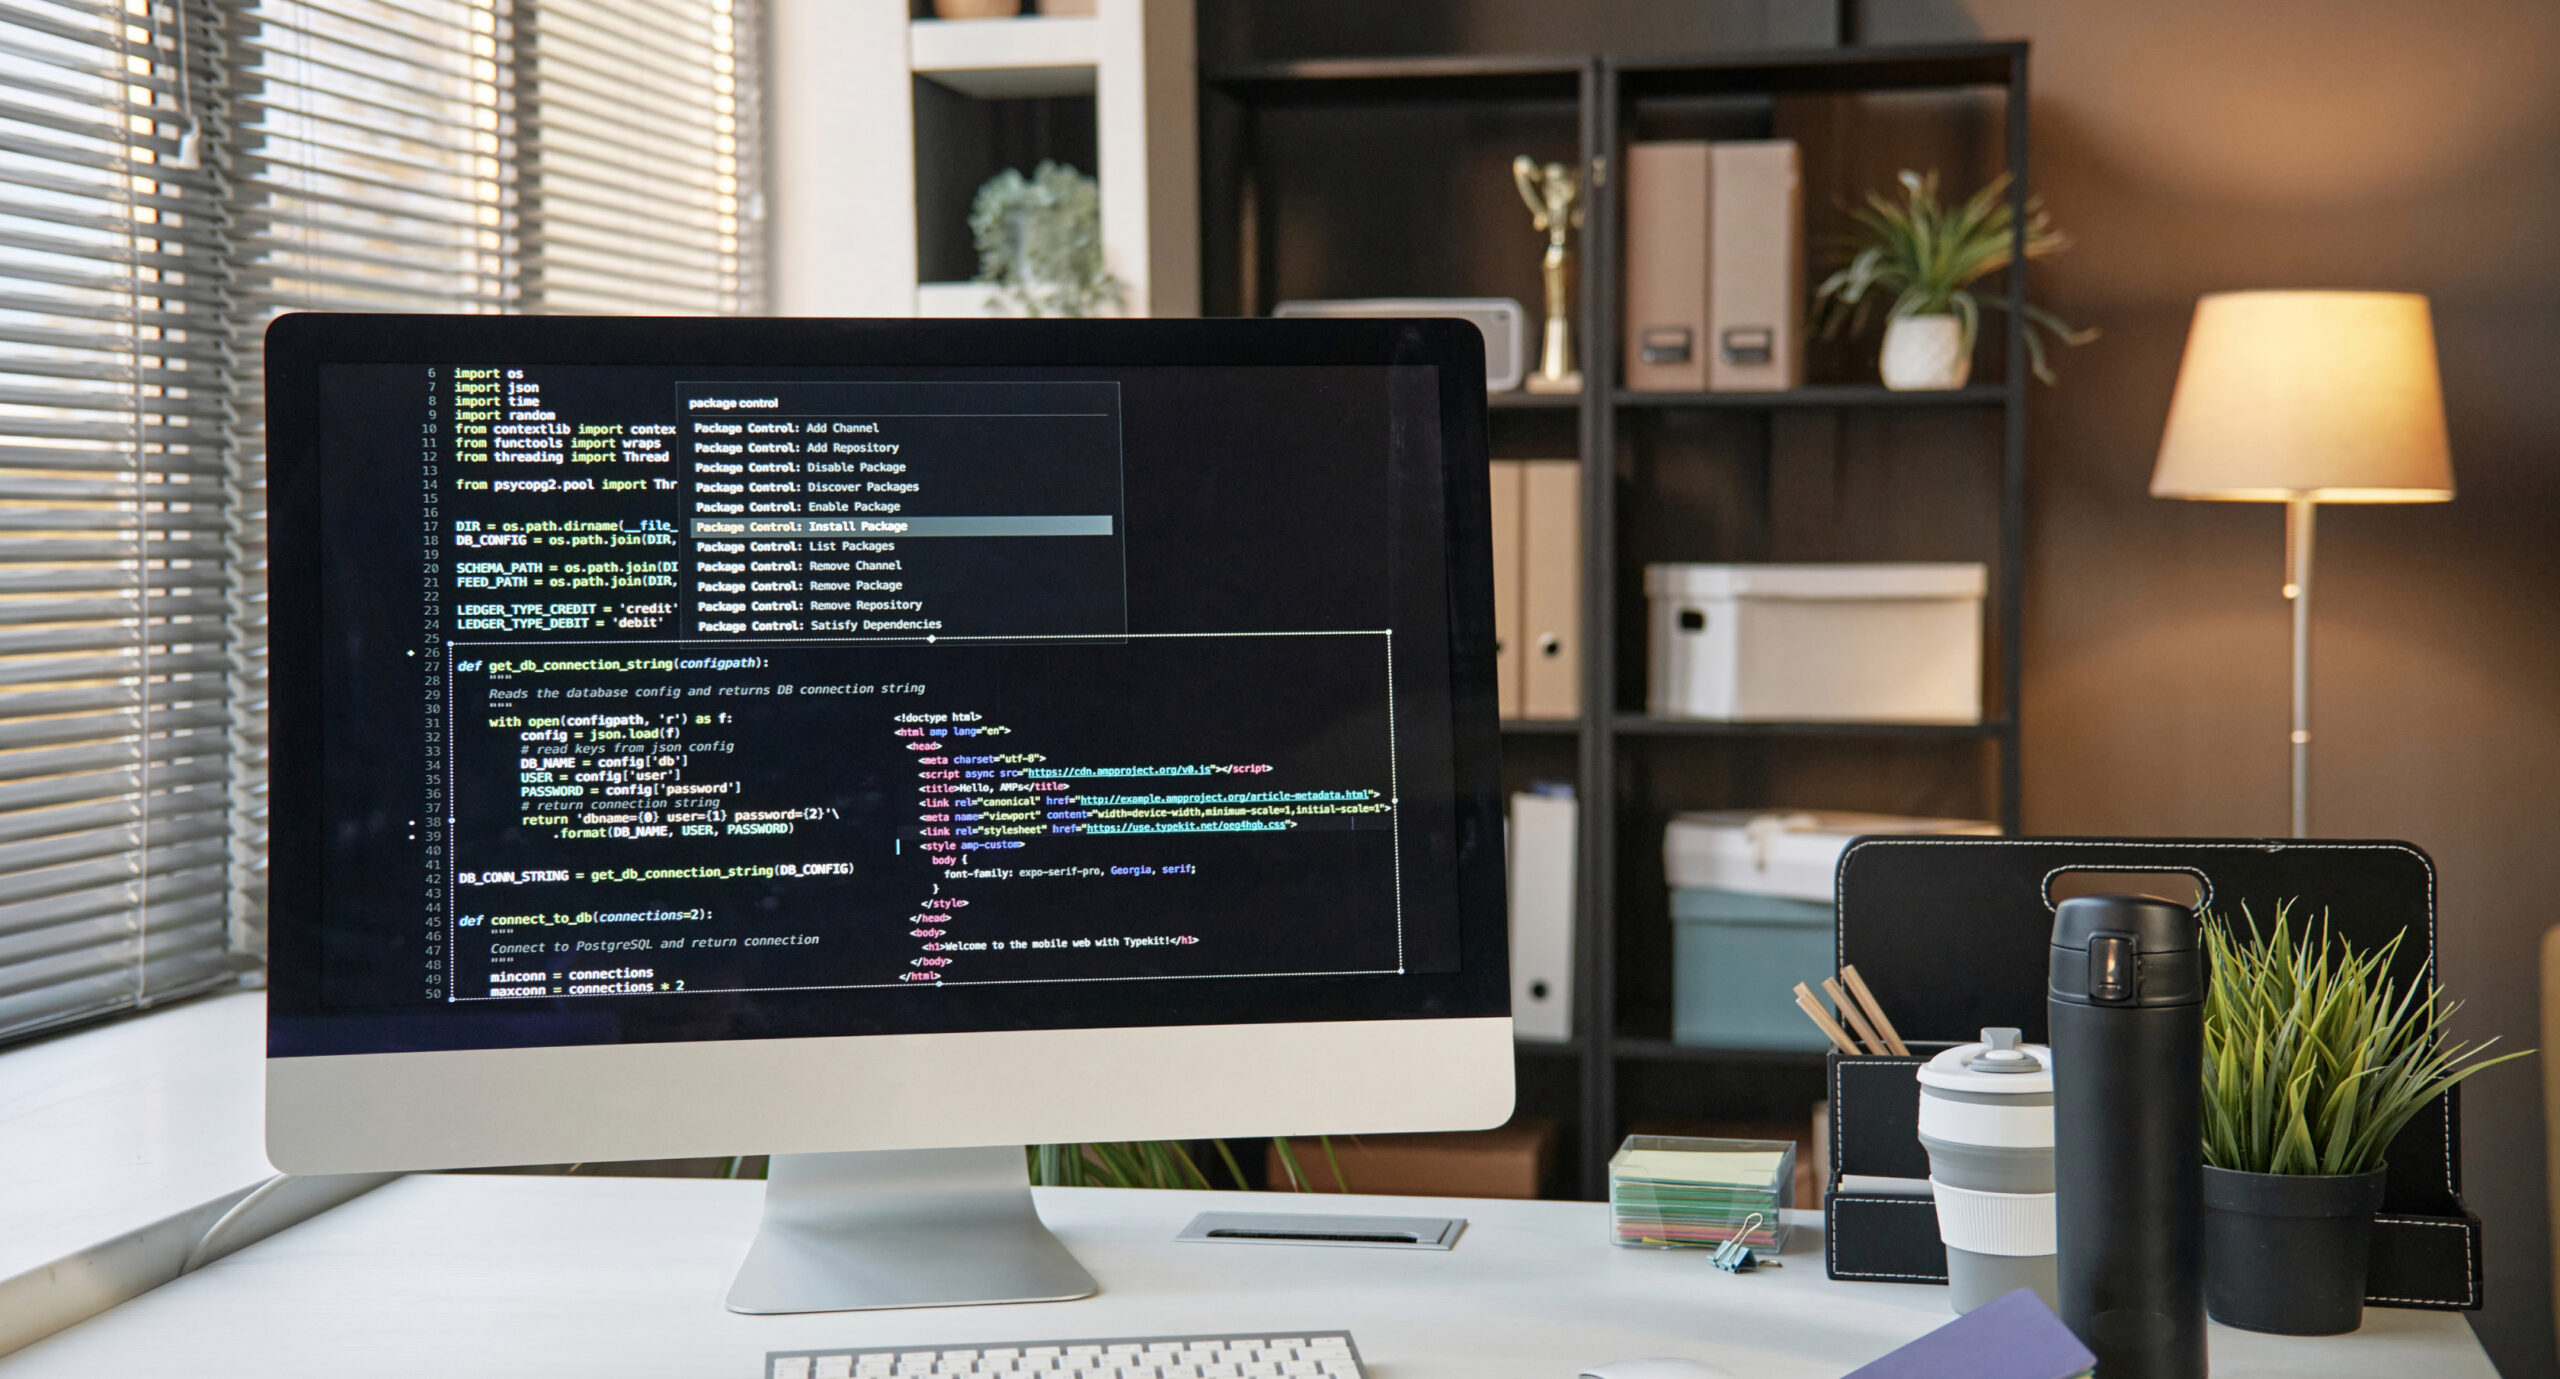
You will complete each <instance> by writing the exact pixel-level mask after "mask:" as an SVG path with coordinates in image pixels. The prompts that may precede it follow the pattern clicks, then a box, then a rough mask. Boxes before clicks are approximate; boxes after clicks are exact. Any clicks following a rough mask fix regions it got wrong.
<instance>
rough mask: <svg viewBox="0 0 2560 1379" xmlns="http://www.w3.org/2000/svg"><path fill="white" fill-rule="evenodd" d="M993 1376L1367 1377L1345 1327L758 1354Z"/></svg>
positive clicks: (912, 1376) (808, 1362)
mask: <svg viewBox="0 0 2560 1379" xmlns="http://www.w3.org/2000/svg"><path fill="white" fill-rule="evenodd" d="M998 1374H1025V1375H1030V1374H1038V1375H1055V1376H1059V1377H1060V1379H1067V1377H1068V1376H1080V1377H1081V1379H1369V1372H1368V1371H1367V1370H1366V1369H1363V1368H1361V1365H1360V1352H1359V1350H1358V1348H1357V1347H1355V1346H1353V1345H1352V1344H1351V1333H1350V1332H1348V1331H1308V1332H1301V1333H1297V1334H1293V1335H1277V1336H1264V1335H1251V1336H1143V1337H1131V1338H1127V1339H1108V1340H1094V1341H1045V1342H1041V1343H1038V1344H1023V1345H996V1346H936V1347H931V1348H919V1347H914V1346H908V1347H898V1346H881V1347H877V1348H873V1349H866V1350H777V1351H774V1352H772V1353H770V1354H768V1355H766V1356H765V1376H766V1379H977V1377H978V1376H982V1375H998Z"/></svg>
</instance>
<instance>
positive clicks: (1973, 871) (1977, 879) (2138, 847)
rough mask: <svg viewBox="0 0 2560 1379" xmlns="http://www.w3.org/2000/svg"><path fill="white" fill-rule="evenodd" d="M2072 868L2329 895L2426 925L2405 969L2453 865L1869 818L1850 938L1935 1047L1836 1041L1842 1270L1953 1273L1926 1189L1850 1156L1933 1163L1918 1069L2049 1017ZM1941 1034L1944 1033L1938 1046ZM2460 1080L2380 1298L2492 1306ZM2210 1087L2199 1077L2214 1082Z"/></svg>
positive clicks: (2406, 1147) (2029, 1030) (2397, 850)
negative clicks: (2469, 1187)
mask: <svg viewBox="0 0 2560 1379" xmlns="http://www.w3.org/2000/svg"><path fill="white" fill-rule="evenodd" d="M2067 871H2102V872H2132V871H2173V872H2186V873H2189V874H2191V875H2193V876H2194V877H2196V878H2197V879H2198V880H2199V881H2200V882H2201V883H2202V884H2203V886H2204V888H2205V894H2206V897H2207V899H2208V900H2209V901H2210V902H2211V903H2213V904H2214V905H2215V907H2216V908H2217V909H2218V910H2220V911H2221V912H2223V913H2226V914H2230V915H2232V916H2234V917H2235V918H2236V917H2237V915H2238V912H2239V906H2240V904H2241V903H2242V902H2243V901H2245V902H2247V904H2248V906H2249V909H2250V912H2251V913H2252V914H2253V915H2256V916H2258V917H2259V918H2260V919H2262V920H2263V919H2266V918H2269V917H2271V916H2272V915H2273V912H2274V907H2275V904H2276V902H2277V901H2279V900H2290V901H2293V902H2294V910H2293V914H2294V917H2295V919H2296V920H2297V921H2299V920H2302V919H2304V918H2312V919H2316V918H2317V917H2318V915H2319V913H2320V911H2321V910H2322V909H2324V908H2325V909H2326V910H2327V911H2328V912H2329V919H2330V923H2331V924H2332V925H2333V926H2334V927H2335V929H2336V931H2337V932H2338V933H2340V934H2342V935H2344V936H2345V937H2347V938H2348V939H2350V940H2352V941H2354V942H2355V943H2357V944H2360V945H2368V946H2370V945H2379V944H2382V943H2386V942H2388V941H2389V940H2390V939H2391V936H2392V935H2394V934H2397V933H2399V932H2401V931H2402V930H2403V929H2406V930H2407V931H2408V937H2407V938H2406V939H2403V940H2402V941H2401V946H2400V952H2399V955H2398V958H2397V960H2396V962H2395V963H2394V965H2393V968H2392V974H2391V975H2392V979H2393V980H2394V981H2397V982H2407V981H2409V980H2410V979H2411V978H2413V977H2416V976H2419V975H2420V974H2423V973H2428V972H2430V971H2431V970H2432V968H2433V965H2434V962H2435V946H2436V945H2435V941H2436V914H2435V865H2434V864H2433V863H2432V862H2430V861H2429V860H2428V858H2427V855H2426V854H2425V853H2424V852H2421V851H2419V850H2418V849H2417V848H2415V847H2412V846H2410V845H2409V844H2407V843H2395V842H2379V841H2377V842H2351V841H2325V840H2324V841H2317V842H2293V841H2280V840H2273V839H2267V840H2258V839H2217V838H2195V839H2176V838H2147V839H2122V838H1975V837H1920V838H1905V837H1883V838H1861V839H1859V840H1857V841H1855V842H1853V843H1851V844H1850V845H1849V848H1848V850H1847V851H1846V852H1844V853H1843V854H1842V855H1841V858H1840V872H1839V892H1838V894H1839V898H1840V900H1839V909H1838V911H1837V919H1836V924H1835V931H1834V932H1835V937H1834V943H1835V945H1836V947H1837V949H1838V958H1839V961H1840V962H1842V963H1844V964H1845V963H1855V964H1857V968H1858V975H1859V976H1861V977H1864V978H1865V979H1866V982H1867V985H1868V986H1869V987H1870V988H1872V989H1873V990H1874V991H1875V994H1876V998H1877V1000H1878V1001H1879V1002H1881V1003H1882V1004H1883V1006H1884V1010H1885V1014H1886V1015H1887V1016H1889V1017H1891V1018H1892V1020H1893V1022H1894V1024H1895V1025H1896V1026H1897V1027H1898V1028H1899V1030H1900V1032H1901V1034H1902V1037H1903V1040H1904V1042H1905V1043H1907V1044H1909V1045H1910V1046H1911V1048H1912V1050H1913V1052H1914V1053H1915V1054H1917V1055H1918V1056H1917V1057H1912V1058H1877V1057H1867V1056H1855V1057H1853V1056H1849V1055H1845V1054H1841V1053H1837V1052H1835V1053H1833V1054H1831V1055H1830V1066H1829V1069H1828V1071H1829V1085H1830V1096H1831V1164H1830V1173H1831V1176H1830V1178H1829V1180H1828V1182H1827V1183H1826V1191H1825V1192H1824V1194H1823V1206H1824V1207H1825V1209H1826V1210H1827V1211H1828V1212H1829V1222H1830V1230H1829V1242H1828V1255H1829V1257H1828V1261H1827V1266H1828V1269H1829V1272H1830V1275H1831V1277H1833V1278H1845V1279H1880V1280H1889V1281H1896V1282H1905V1283H1944V1282H1946V1279H1947V1262H1946V1250H1945V1248H1944V1247H1943V1246H1941V1245H1940V1244H1939V1242H1938V1222H1937V1214H1936V1209H1935V1208H1934V1207H1933V1206H1932V1205H1931V1203H1930V1201H1929V1199H1928V1198H1926V1197H1917V1198H1912V1197H1887V1196H1865V1195H1852V1194H1847V1193H1843V1192H1841V1191H1840V1190H1839V1189H1840V1180H1841V1178H1842V1176H1843V1175H1850V1176H1860V1177H1881V1178H1926V1177H1927V1176H1928V1175H1929V1157H1928V1154H1927V1153H1926V1151H1924V1150H1922V1149H1921V1147H1920V1140H1919V1117H1920V1096H1919V1085H1918V1082H1917V1081H1916V1079H1915V1078H1914V1076H1913V1071H1912V1070H1913V1069H1914V1068H1916V1067H1917V1066H1918V1065H1919V1064H1921V1063H1922V1062H1925V1061H1926V1060H1927V1058H1928V1056H1929V1055H1930V1054H1932V1053H1935V1052H1936V1051H1937V1050H1938V1049H1942V1048H1945V1047H1946V1046H1947V1045H1948V1044H1950V1043H1961V1042H1969V1041H1971V1040H1974V1039H1978V1038H1980V1037H1981V1035H1980V1031H1981V1030H1982V1029H1983V1028H1985V1027H1986V1026H1996V1025H2015V1026H2017V1027H2019V1028H2020V1029H2022V1030H2024V1031H2026V1038H2027V1039H2028V1041H2030V1042H2033V1043H2042V1042H2044V1037H2045V948H2046V945H2047V942H2048V940H2049V939H2050V937H2051V935H2052V928H2053V912H2052V909H2051V908H2050V902H2049V901H2048V900H2047V898H2046V889H2045V888H2046V885H2047V883H2048V882H2049V881H2050V880H2051V878H2052V877H2053V876H2055V875H2056V874H2058V873H2061V872H2067ZM1924 1044H1925V1045H1927V1047H1925V1048H1924V1047H1923V1046H1924ZM2460 1092H2461V1089H2460V1088H2458V1087H2457V1088H2454V1089H2452V1090H2451V1091H2448V1092H2446V1093H2445V1094H2444V1095H2443V1096H2442V1097H2439V1098H2438V1099H2437V1100H2436V1101H2435V1102H2433V1103H2431V1104H2430V1105H2429V1106H2428V1107H2427V1108H2426V1109H2425V1110H2422V1111H2420V1112H2419V1113H2418V1115H2417V1118H2416V1119H2414V1120H2412V1121H2410V1122H2409V1124H2408V1126H2407V1128H2405V1129H2403V1130H2402V1131H2401V1132H2400V1135H2399V1138H2397V1139H2395V1140H2393V1141H2392V1142H2391V1152H2390V1155H2389V1166H2390V1177H2389V1179H2388V1182H2387V1186H2386V1187H2385V1189H2384V1192H2383V1198H2382V1210H2381V1212H2380V1213H2379V1214H2378V1215H2377V1216H2376V1218H2375V1222H2376V1230H2375V1232H2374V1240H2373V1265H2372V1269H2371V1271H2370V1272H2369V1273H2368V1275H2367V1282H2366V1297H2365V1300H2366V1301H2367V1302H2369V1303H2374V1304H2378V1305H2381V1306H2385V1307H2425V1308H2437V1309H2444V1310H2461V1309H2472V1308H2477V1307H2479V1306H2480V1218H2479V1217H2477V1216H2475V1215H2473V1214H2472V1212H2471V1210H2470V1208H2469V1207H2467V1206H2465V1205H2464V1204H2463V1201H2462V1143H2461V1133H2462V1132H2461V1104H2460V1101H2459V1100H2458V1098H2459V1095H2460ZM2199 1094H2201V1093H2199Z"/></svg>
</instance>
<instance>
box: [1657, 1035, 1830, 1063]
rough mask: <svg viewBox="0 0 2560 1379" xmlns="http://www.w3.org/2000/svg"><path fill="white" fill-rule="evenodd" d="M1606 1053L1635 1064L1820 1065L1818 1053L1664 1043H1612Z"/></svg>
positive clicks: (1818, 1050) (1820, 1057)
mask: <svg viewBox="0 0 2560 1379" xmlns="http://www.w3.org/2000/svg"><path fill="white" fill-rule="evenodd" d="M1609 1052H1610V1054H1611V1056H1613V1057H1617V1058H1624V1059H1628V1060H1631V1061H1634V1062H1638V1063H1776V1064H1782V1065H1785V1066H1789V1067H1814V1068H1818V1067H1821V1066H1822V1063H1823V1057H1822V1053H1823V1051H1822V1050H1821V1049H1719V1048H1712V1047H1709V1046H1707V1045H1704V1044H1676V1043H1673V1042H1672V1041H1671V1040H1668V1039H1626V1038H1619V1039H1612V1040H1610V1041H1609Z"/></svg>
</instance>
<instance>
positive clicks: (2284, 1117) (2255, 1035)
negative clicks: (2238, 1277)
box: [2200, 901, 2532, 1174]
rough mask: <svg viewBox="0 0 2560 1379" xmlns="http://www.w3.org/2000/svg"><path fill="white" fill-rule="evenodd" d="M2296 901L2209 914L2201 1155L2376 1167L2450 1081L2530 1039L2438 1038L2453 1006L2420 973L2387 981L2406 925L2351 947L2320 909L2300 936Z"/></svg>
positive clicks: (2293, 1166) (2226, 1162)
mask: <svg viewBox="0 0 2560 1379" xmlns="http://www.w3.org/2000/svg"><path fill="white" fill-rule="evenodd" d="M2291 904H2292V903H2291V902H2290V901H2287V902H2284V903H2280V904H2278V905H2277V906H2276V911H2275V918H2274V920H2273V922H2272V923H2270V924H2268V925H2266V926H2264V927H2263V928H2262V927H2261V926H2260V925H2259V924H2258V923H2257V921H2256V919H2255V917H2254V916H2252V915H2251V914H2250V912H2249V909H2248V906H2247V905H2245V904H2244V905H2242V906H2241V907H2240V921H2241V922H2240V923H2239V924H2233V923H2231V922H2229V921H2228V920H2226V919H2225V918H2223V917H2222V916H2219V915H2217V914H2214V913H2212V912H2210V911H2208V912H2207V913H2206V915H2205V945H2206V950H2207V958H2208V960H2209V961H2210V962H2211V964H2212V979H2211V981H2210V983H2209V984H2208V986H2207V989H2206V995H2205V1003H2204V1039H2205V1049H2204V1080H2203V1086H2202V1088H2201V1089H2200V1090H2201V1094H2202V1096H2203V1099H2204V1100H2203V1127H2204V1157H2205V1162H2207V1163H2209V1164H2212V1165H2214V1166H2215V1167H2217V1168H2227V1169H2235V1170H2239V1171H2243V1172H2253V1173H2316V1174H2353V1173H2366V1172H2371V1171H2372V1170H2373V1169H2375V1168H2378V1167H2380V1166H2381V1165H2382V1162H2383V1156H2384V1155H2385V1154H2386V1153H2387V1152H2388V1151H2389V1148H2390V1144H2391V1140H2392V1138H2393V1137H2394V1136H2396V1135H2397V1134H2399V1132H2400V1130H2401V1129H2402V1128H2403V1127H2404V1126H2406V1125H2407V1124H2408V1123H2409V1121H2410V1120H2411V1119H2412V1118H2413V1117H2415V1116H2416V1115H2417V1114H2418V1112H2419V1111H2421V1110H2423V1109H2424V1108H2425V1107H2426V1106H2427V1104H2428V1103H2430V1102H2432V1101H2433V1100H2434V1099H2435V1098H2436V1097H2437V1096H2439V1095H2441V1094H2442V1093H2443V1092H2444V1090H2445V1089H2446V1088H2448V1087H2451V1086H2454V1085H2456V1084H2458V1083H2460V1082H2461V1081H2463V1080H2464V1079H2466V1078H2468V1077H2470V1076H2471V1075H2472V1074H2474V1073H2477V1072H2480V1071H2481V1070H2483V1069H2486V1068H2492V1067H2495V1066H2497V1065H2498V1064H2500V1063H2504V1062H2507V1061H2509V1060H2511V1059H2516V1058H2522V1057H2524V1056H2525V1055H2526V1054H2527V1053H2531V1052H2532V1050H2529V1049H2528V1050H2523V1051H2521V1052H2516V1053H2509V1054H2505V1055H2502V1056H2500V1057H2497V1058H2488V1057H2485V1056H2484V1055H2485V1054H2486V1053H2487V1050H2488V1047H2489V1045H2488V1044H2480V1045H2471V1044H2459V1043H2457V1044H2451V1045H2448V1044H2445V1043H2444V1042H2443V1039H2442V1035H2443V1031H2444V1027H2445V1022H2446V1021H2447V1020H2448V1019H2449V1018H2450V1017H2451V1016H2452V1014H2453V1012H2454V1011H2455V1010H2458V1009H2459V1008H2460V1007H2459V1006H2448V1005H2445V1004H2443V1003H2442V1002H2440V1001H2439V1000H2438V998H2437V992H2436V988H2435V986H2434V984H2433V983H2432V982H2430V981H2429V980H2427V978H2426V976H2425V974H2423V973H2421V974H2419V975H2418V976H2416V977H2414V978H2412V979H2411V980H2410V981H2409V982H2408V983H2406V984H2405V985H2402V984H2398V983H2394V982H2393V981H2392V980H2391V964H2392V962H2393V961H2394V960H2395V958H2396V957H2397V956H2398V954H2399V951H2400V946H2401V944H2402V943H2403V941H2405V939H2406V938H2407V934H2406V932H2405V931H2404V932H2403V933H2401V934H2397V935H2394V936H2393V937H2392V938H2391V940H2390V941H2389V942H2387V943H2384V944H2381V945H2379V946H2378V947H2374V948H2371V949H2358V948H2356V947H2355V946H2354V945H2352V944H2350V943H2349V942H2348V941H2347V940H2346V939H2344V938H2342V937H2340V936H2338V935H2337V934H2335V933H2334V932H2333V931H2332V929H2331V928H2330V925H2329V920H2328V916H2327V915H2326V914H2325V913H2324V914H2323V915H2322V916H2321V918H2320V921H2319V923H2318V924H2317V925H2316V926H2315V925H2305V926H2303V927H2302V929H2301V931H2300V934H2299V936H2298V937H2297V934H2296V932H2295V928H2294V925H2293V923H2292V917H2291V913H2290V911H2291ZM2491 1042H2493V1043H2494V1042H2495V1041H2491Z"/></svg>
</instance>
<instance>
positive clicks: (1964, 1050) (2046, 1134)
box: [1920, 1029, 2058, 1313]
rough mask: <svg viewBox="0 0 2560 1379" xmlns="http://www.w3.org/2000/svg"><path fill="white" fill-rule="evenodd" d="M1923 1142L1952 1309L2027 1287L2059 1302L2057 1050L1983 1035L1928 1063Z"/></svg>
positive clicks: (2010, 1032) (2007, 1035) (2006, 1034)
mask: <svg viewBox="0 0 2560 1379" xmlns="http://www.w3.org/2000/svg"><path fill="white" fill-rule="evenodd" d="M1920 1143H1921V1145H1922V1146H1923V1147H1925V1148H1926V1149H1927V1150H1928V1151H1929V1188H1930V1193H1931V1195H1932V1196H1933V1197H1935V1198H1936V1199H1937V1204H1938V1238H1939V1239H1940V1240H1941V1241H1943V1242H1944V1243H1945V1244H1946V1247H1947V1282H1948V1284H1949V1287H1950V1292H1951V1294H1952V1297H1951V1298H1950V1301H1952V1302H1953V1303H1954V1305H1955V1310H1956V1311H1958V1312H1960V1313H1961V1312H1970V1311H1972V1310H1973V1309H1974V1308H1977V1307H1980V1306H1981V1305H1982V1304H1984V1303H1986V1302H1989V1301H1991V1300H1992V1299H1993V1298H1997V1297H2000V1296H2002V1295H2004V1294H2007V1293H2011V1292H2014V1291H2016V1290H2017V1289H2020V1288H2032V1289H2034V1290H2035V1292H2036V1296H2038V1297H2040V1298H2043V1299H2044V1301H2045V1305H2046V1306H2048V1307H2053V1306H2056V1305H2058V1304H2057V1298H2056V1291H2057V1289H2056V1276H2055V1272H2054V1214H2053V1052H2052V1050H2050V1049H2048V1048H2046V1047H2045V1046H2043V1045H2041V1044H2020V1043H2019V1042H2018V1031H2016V1030H2014V1029H1986V1030H1984V1031H1983V1032H1982V1042H1981V1043H1979V1044H1959V1045H1957V1046H1956V1047H1954V1048H1952V1049H1949V1050H1947V1051H1946V1052H1944V1053H1941V1054H1939V1055H1938V1056H1937V1057H1935V1058H1932V1059H1930V1060H1929V1061H1928V1062H1927V1063H1925V1064H1923V1065H1921V1068H1920Z"/></svg>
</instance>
